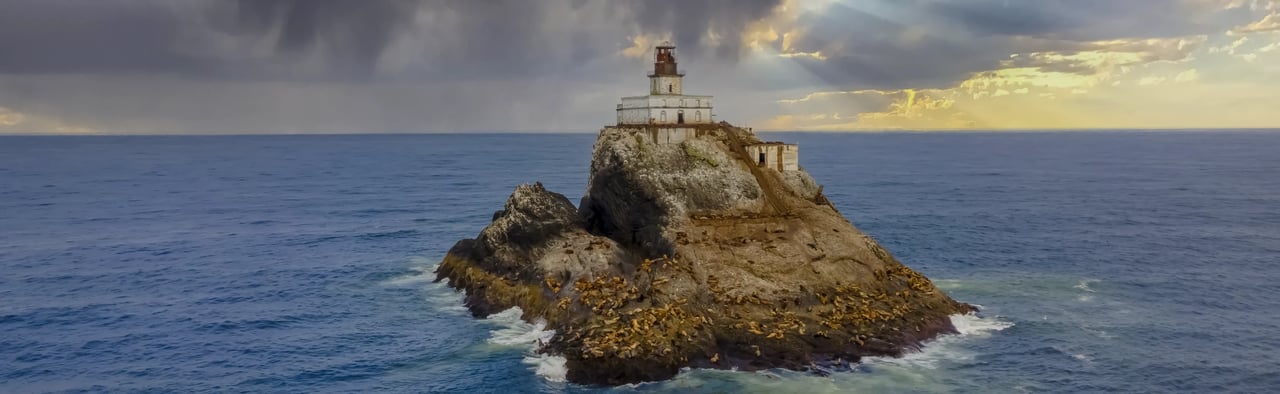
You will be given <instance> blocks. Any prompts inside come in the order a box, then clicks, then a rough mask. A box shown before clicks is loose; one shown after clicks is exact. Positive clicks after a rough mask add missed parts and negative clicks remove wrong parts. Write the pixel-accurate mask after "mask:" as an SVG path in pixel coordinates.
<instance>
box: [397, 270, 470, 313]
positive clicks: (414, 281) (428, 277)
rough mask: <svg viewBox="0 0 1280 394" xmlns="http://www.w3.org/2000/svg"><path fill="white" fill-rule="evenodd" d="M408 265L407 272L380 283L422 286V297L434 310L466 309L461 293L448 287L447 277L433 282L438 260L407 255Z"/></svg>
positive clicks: (457, 310)
mask: <svg viewBox="0 0 1280 394" xmlns="http://www.w3.org/2000/svg"><path fill="white" fill-rule="evenodd" d="M409 265H410V266H409V272H408V273H407V274H404V275H401V276H398V277H395V278H391V279H388V280H385V281H383V282H382V285H383V286H391V287H408V286H422V289H423V290H424V294H423V298H424V299H425V300H426V301H427V303H428V304H429V305H431V306H433V307H434V308H435V309H436V310H438V311H442V312H450V313H458V314H462V313H465V312H466V311H467V308H466V307H465V306H463V299H464V297H463V294H462V293H460V292H458V291H456V290H454V289H453V288H451V287H449V286H448V284H449V280H448V279H447V278H446V279H445V280H442V281H440V282H435V279H436V274H435V272H436V267H439V266H440V261H439V260H432V259H428V258H426V257H421V256H412V257H409Z"/></svg>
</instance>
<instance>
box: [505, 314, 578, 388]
mask: <svg viewBox="0 0 1280 394" xmlns="http://www.w3.org/2000/svg"><path fill="white" fill-rule="evenodd" d="M523 314H524V311H523V310H521V309H520V307H513V308H511V309H507V310H505V311H502V312H498V313H495V314H492V315H489V317H488V318H486V320H488V321H490V322H492V323H495V324H497V325H498V326H499V327H501V328H499V329H497V330H493V331H492V332H490V333H489V339H488V342H489V343H491V344H495V345H500V346H512V347H519V348H522V349H524V350H525V356H524V359H523V362H524V363H525V364H527V365H530V366H531V368H530V369H531V370H533V372H534V373H536V374H537V375H538V376H541V377H543V378H545V379H547V380H548V381H552V382H563V381H565V376H566V375H567V374H568V369H567V368H566V367H565V363H566V362H567V361H566V360H565V358H564V357H561V356H556V355H549V354H539V353H535V351H536V350H537V348H538V345H539V344H542V343H546V342H548V341H550V340H551V338H553V337H555V335H556V331H555V330H548V329H547V323H546V322H545V321H543V320H541V319H539V320H538V321H535V322H533V323H528V322H525V321H524V320H523V319H521V318H520V316H521V315H523Z"/></svg>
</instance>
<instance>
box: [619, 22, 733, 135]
mask: <svg viewBox="0 0 1280 394" xmlns="http://www.w3.org/2000/svg"><path fill="white" fill-rule="evenodd" d="M675 49H676V47H675V46H674V45H671V43H670V42H663V43H662V44H661V45H658V46H657V47H656V48H655V51H654V62H653V74H650V75H649V95H648V96H635V97H623V98H622V104H618V125H619V126H624V125H627V126H630V125H661V126H664V127H681V125H699V124H710V123H712V117H713V116H714V115H712V112H711V96H689V95H685V94H684V88H683V86H682V85H683V84H684V83H683V80H684V74H681V73H680V71H679V69H677V67H676V54H675Z"/></svg>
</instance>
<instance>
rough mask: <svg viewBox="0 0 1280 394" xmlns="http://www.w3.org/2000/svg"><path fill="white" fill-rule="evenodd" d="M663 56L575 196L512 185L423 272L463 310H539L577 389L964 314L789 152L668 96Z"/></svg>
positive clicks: (823, 350)
mask: <svg viewBox="0 0 1280 394" xmlns="http://www.w3.org/2000/svg"><path fill="white" fill-rule="evenodd" d="M672 49H674V47H672V46H670V45H669V44H664V46H659V47H658V48H657V55H656V62H655V72H654V74H653V75H650V78H651V80H652V83H651V93H652V94H651V95H649V96H641V97H629V98H624V99H623V101H624V103H623V105H619V108H618V113H619V114H618V118H619V119H618V120H619V122H618V123H619V124H618V125H617V126H610V127H606V128H605V129H604V130H602V131H601V132H600V135H599V137H598V138H597V139H596V142H595V146H594V148H593V153H592V159H591V167H590V174H589V175H588V176H589V178H588V186H587V190H586V192H585V194H584V197H583V198H582V201H581V203H580V204H579V205H578V206H574V204H573V203H572V202H571V201H570V200H569V199H568V198H566V197H565V196H564V195H561V194H558V193H554V192H551V191H548V190H546V189H545V188H544V187H543V186H542V185H541V184H532V185H521V186H519V187H517V188H516V190H515V192H514V193H513V194H512V195H511V197H510V198H509V199H508V200H507V202H506V206H505V207H503V209H502V210H501V211H498V212H496V213H495V214H494V216H493V222H492V223H491V224H489V225H488V226H487V227H485V228H484V229H483V230H481V231H480V234H479V235H478V236H477V237H476V238H475V239H464V240H461V241H459V242H458V243H457V244H455V245H454V246H453V248H451V249H450V250H449V252H448V254H447V255H446V257H445V258H444V260H443V261H442V262H441V264H440V266H439V268H438V269H437V271H436V275H437V280H444V279H448V280H449V282H448V283H449V285H450V286H452V287H454V288H456V289H459V290H462V291H465V292H466V298H465V299H466V305H467V307H468V308H469V309H470V310H471V312H472V313H473V314H474V315H475V316H477V317H483V316H487V315H489V314H492V313H496V312H500V311H502V310H506V309H509V308H512V307H520V308H521V310H522V311H523V313H524V315H523V318H524V319H525V320H528V321H534V320H540V319H541V320H545V321H546V322H547V327H548V328H551V329H554V330H556V332H557V335H556V336H555V338H554V339H553V340H551V341H550V342H549V343H546V344H545V345H544V346H543V348H542V349H540V351H543V352H549V353H554V354H560V355H563V356H564V357H565V359H566V366H567V367H568V374H567V378H568V379H569V380H570V381H572V382H577V383H586V384H607V385H613V384H624V383H633V382H639V381H653V380H661V379H667V378H670V377H672V376H674V375H675V374H676V373H677V372H678V371H679V370H680V369H681V368H684V367H694V368H720V369H730V368H736V369H739V370H758V369H768V368H786V369H793V370H812V369H815V368H816V367H819V366H831V365H837V366H838V365H846V364H847V363H851V362H856V361H857V360H859V359H860V358H861V357H865V356H897V355H901V354H902V353H903V352H905V351H909V350H913V349H916V348H918V347H919V346H920V345H921V343H922V342H923V341H926V340H928V339H930V338H933V337H936V336H938V335H940V334H945V333H950V332H954V330H955V329H954V327H952V325H951V320H950V316H951V315H955V314H962V313H968V312H971V311H973V307H971V306H969V305H967V304H963V303H960V302H957V301H955V300H952V299H951V298H950V297H948V296H947V295H946V294H944V293H943V292H942V291H940V290H939V289H937V288H936V287H935V286H934V285H933V283H932V282H930V281H929V279H927V278H925V277H924V276H922V275H920V274H919V273H917V272H915V271H913V270H911V269H910V268H908V267H906V266H904V265H903V264H902V263H900V262H898V261H897V260H896V259H894V258H893V256H892V255H890V254H889V252H888V251H886V250H885V249H884V248H883V247H881V246H880V245H878V244H877V243H876V242H875V240H873V239H871V238H870V237H868V236H867V235H865V234H863V233H862V232H861V231H859V230H858V229H857V228H855V227H854V226H853V225H852V224H851V223H850V222H849V221H848V220H846V219H845V218H844V217H843V216H842V215H841V214H840V212H839V211H838V210H836V208H835V207H834V206H832V204H831V202H830V201H828V200H827V198H826V197H825V196H824V195H823V193H822V188H821V187H820V186H818V184H817V183H816V182H815V181H814V180H813V179H812V178H811V177H810V176H809V174H808V173H807V172H805V171H804V170H803V169H802V168H800V167H799V165H798V147H796V146H795V145H789V144H783V143H771V142H764V141H761V140H760V139H758V138H757V136H756V135H755V134H754V133H753V132H752V131H751V130H750V129H746V128H739V127H734V126H732V125H730V124H728V123H725V122H719V123H713V120H712V114H711V99H710V97H709V96H685V95H682V94H681V93H680V91H679V89H677V88H678V87H679V84H680V77H682V76H683V75H682V74H679V73H678V72H676V69H675V60H674V54H673V53H672V51H671V50H672ZM672 100H675V101H672ZM628 101H630V103H628ZM704 109H705V112H702V110H704ZM667 111H672V112H674V113H675V116H668V112H667ZM688 114H692V115H689V116H687V117H686V115H688ZM655 115H656V116H655Z"/></svg>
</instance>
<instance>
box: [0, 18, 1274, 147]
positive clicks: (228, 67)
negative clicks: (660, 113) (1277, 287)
mask: <svg viewBox="0 0 1280 394" xmlns="http://www.w3.org/2000/svg"><path fill="white" fill-rule="evenodd" d="M665 40H670V41H672V42H673V43H675V45H677V46H678V49H677V56H678V60H679V62H680V67H681V69H682V70H683V71H684V72H685V73H686V77H685V92H686V93H688V94H705V95H714V96H716V101H715V105H716V109H715V113H716V118H717V119H718V120H727V121H729V122H731V123H734V124H736V125H741V126H752V127H755V128H756V129H757V130H777V131H792V130H796V131H864V130H902V129H905V130H966V129H981V130H1003V129H1013V130H1028V129H1099V128H1102V129H1128V128H1162V129H1164V128H1174V129H1184V128H1280V0H646V1H639V0H538V1H529V0H428V1H407V0H360V1H346V0H181V1H178V0H175V1H161V0H57V1H50V0H4V1H0V133H21V134H32V133H36V134H41V133H54V134H93V133H101V134H245V133H404V132H496V131H530V132H589V131H596V130H599V129H600V128H601V127H603V126H605V125H608V124H610V123H612V122H614V121H615V114H614V109H615V104H616V103H617V102H618V101H619V98H620V97H622V96H633V95H642V94H646V93H647V87H648V81H647V78H646V73H647V70H648V69H651V68H652V51H653V49H652V47H653V46H654V45H655V44H657V43H660V42H662V41H665Z"/></svg>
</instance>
